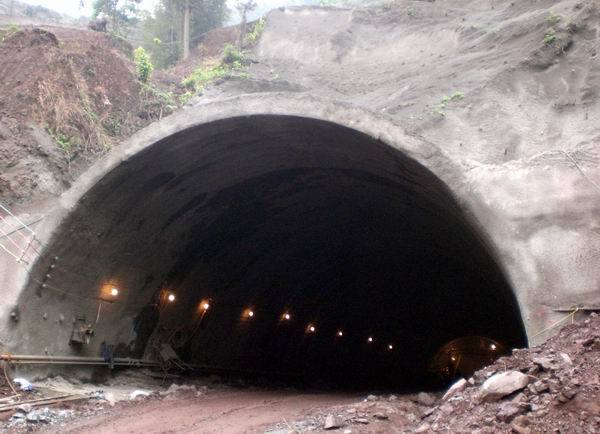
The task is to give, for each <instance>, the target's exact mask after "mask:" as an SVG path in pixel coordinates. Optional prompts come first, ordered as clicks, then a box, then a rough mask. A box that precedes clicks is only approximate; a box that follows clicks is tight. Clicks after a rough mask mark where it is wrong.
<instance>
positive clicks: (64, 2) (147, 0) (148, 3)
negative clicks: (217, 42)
mask: <svg viewBox="0 0 600 434" xmlns="http://www.w3.org/2000/svg"><path fill="white" fill-rule="evenodd" d="M21 1H22V2H23V3H27V4H30V5H39V6H44V7H46V8H48V9H52V10H55V11H57V12H60V13H61V14H65V15H70V16H72V17H76V18H77V17H79V16H81V15H85V16H89V15H91V12H92V7H91V5H92V3H93V0H84V3H85V7H84V8H80V7H79V0H21ZM228 2H229V3H230V7H232V6H233V4H234V3H235V0H228ZM157 3H158V0H143V1H142V4H141V6H142V8H144V9H146V10H149V11H151V10H153V9H154V7H155V6H156V4H157ZM257 3H258V11H257V12H259V11H260V12H263V13H264V11H267V10H270V9H274V8H277V7H280V6H291V5H297V4H307V3H316V1H312V0H257ZM232 15H235V13H233V14H232ZM232 18H235V17H232Z"/></svg>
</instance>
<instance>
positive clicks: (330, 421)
mask: <svg viewBox="0 0 600 434" xmlns="http://www.w3.org/2000/svg"><path fill="white" fill-rule="evenodd" d="M341 426H342V423H341V422H340V421H339V420H338V419H337V418H336V417H335V416H334V415H333V414H329V415H327V417H326V418H325V426H324V428H325V429H327V430H329V429H337V428H339V427H341Z"/></svg>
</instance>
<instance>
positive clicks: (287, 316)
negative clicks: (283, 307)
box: [283, 313, 292, 321]
mask: <svg viewBox="0 0 600 434" xmlns="http://www.w3.org/2000/svg"><path fill="white" fill-rule="evenodd" d="M291 318H292V316H291V315H290V314H289V313H286V314H284V315H283V319H284V320H286V321H289V320H290V319H291Z"/></svg>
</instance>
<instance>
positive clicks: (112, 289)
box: [110, 288, 119, 297]
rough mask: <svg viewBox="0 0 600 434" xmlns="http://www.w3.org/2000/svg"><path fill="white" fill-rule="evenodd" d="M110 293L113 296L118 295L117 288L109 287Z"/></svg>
mask: <svg viewBox="0 0 600 434" xmlns="http://www.w3.org/2000/svg"><path fill="white" fill-rule="evenodd" d="M110 295H112V296H113V297H116V296H117V295H119V289H118V288H111V289H110Z"/></svg>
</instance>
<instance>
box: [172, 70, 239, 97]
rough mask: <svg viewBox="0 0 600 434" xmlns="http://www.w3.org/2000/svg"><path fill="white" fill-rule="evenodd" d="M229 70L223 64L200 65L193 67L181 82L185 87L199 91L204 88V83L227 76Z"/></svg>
mask: <svg viewBox="0 0 600 434" xmlns="http://www.w3.org/2000/svg"><path fill="white" fill-rule="evenodd" d="M229 71H230V70H229V68H227V67H225V66H224V65H217V66H212V67H208V68H207V67H200V68H198V69H195V70H194V72H192V73H191V74H190V75H189V76H187V77H186V78H185V79H184V80H183V82H182V83H181V84H182V85H183V86H185V87H186V88H187V89H191V90H194V91H196V92H199V91H201V90H202V89H203V88H204V85H205V84H206V83H208V82H210V81H212V80H216V79H218V78H223V77H225V76H227V75H228V74H229Z"/></svg>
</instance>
